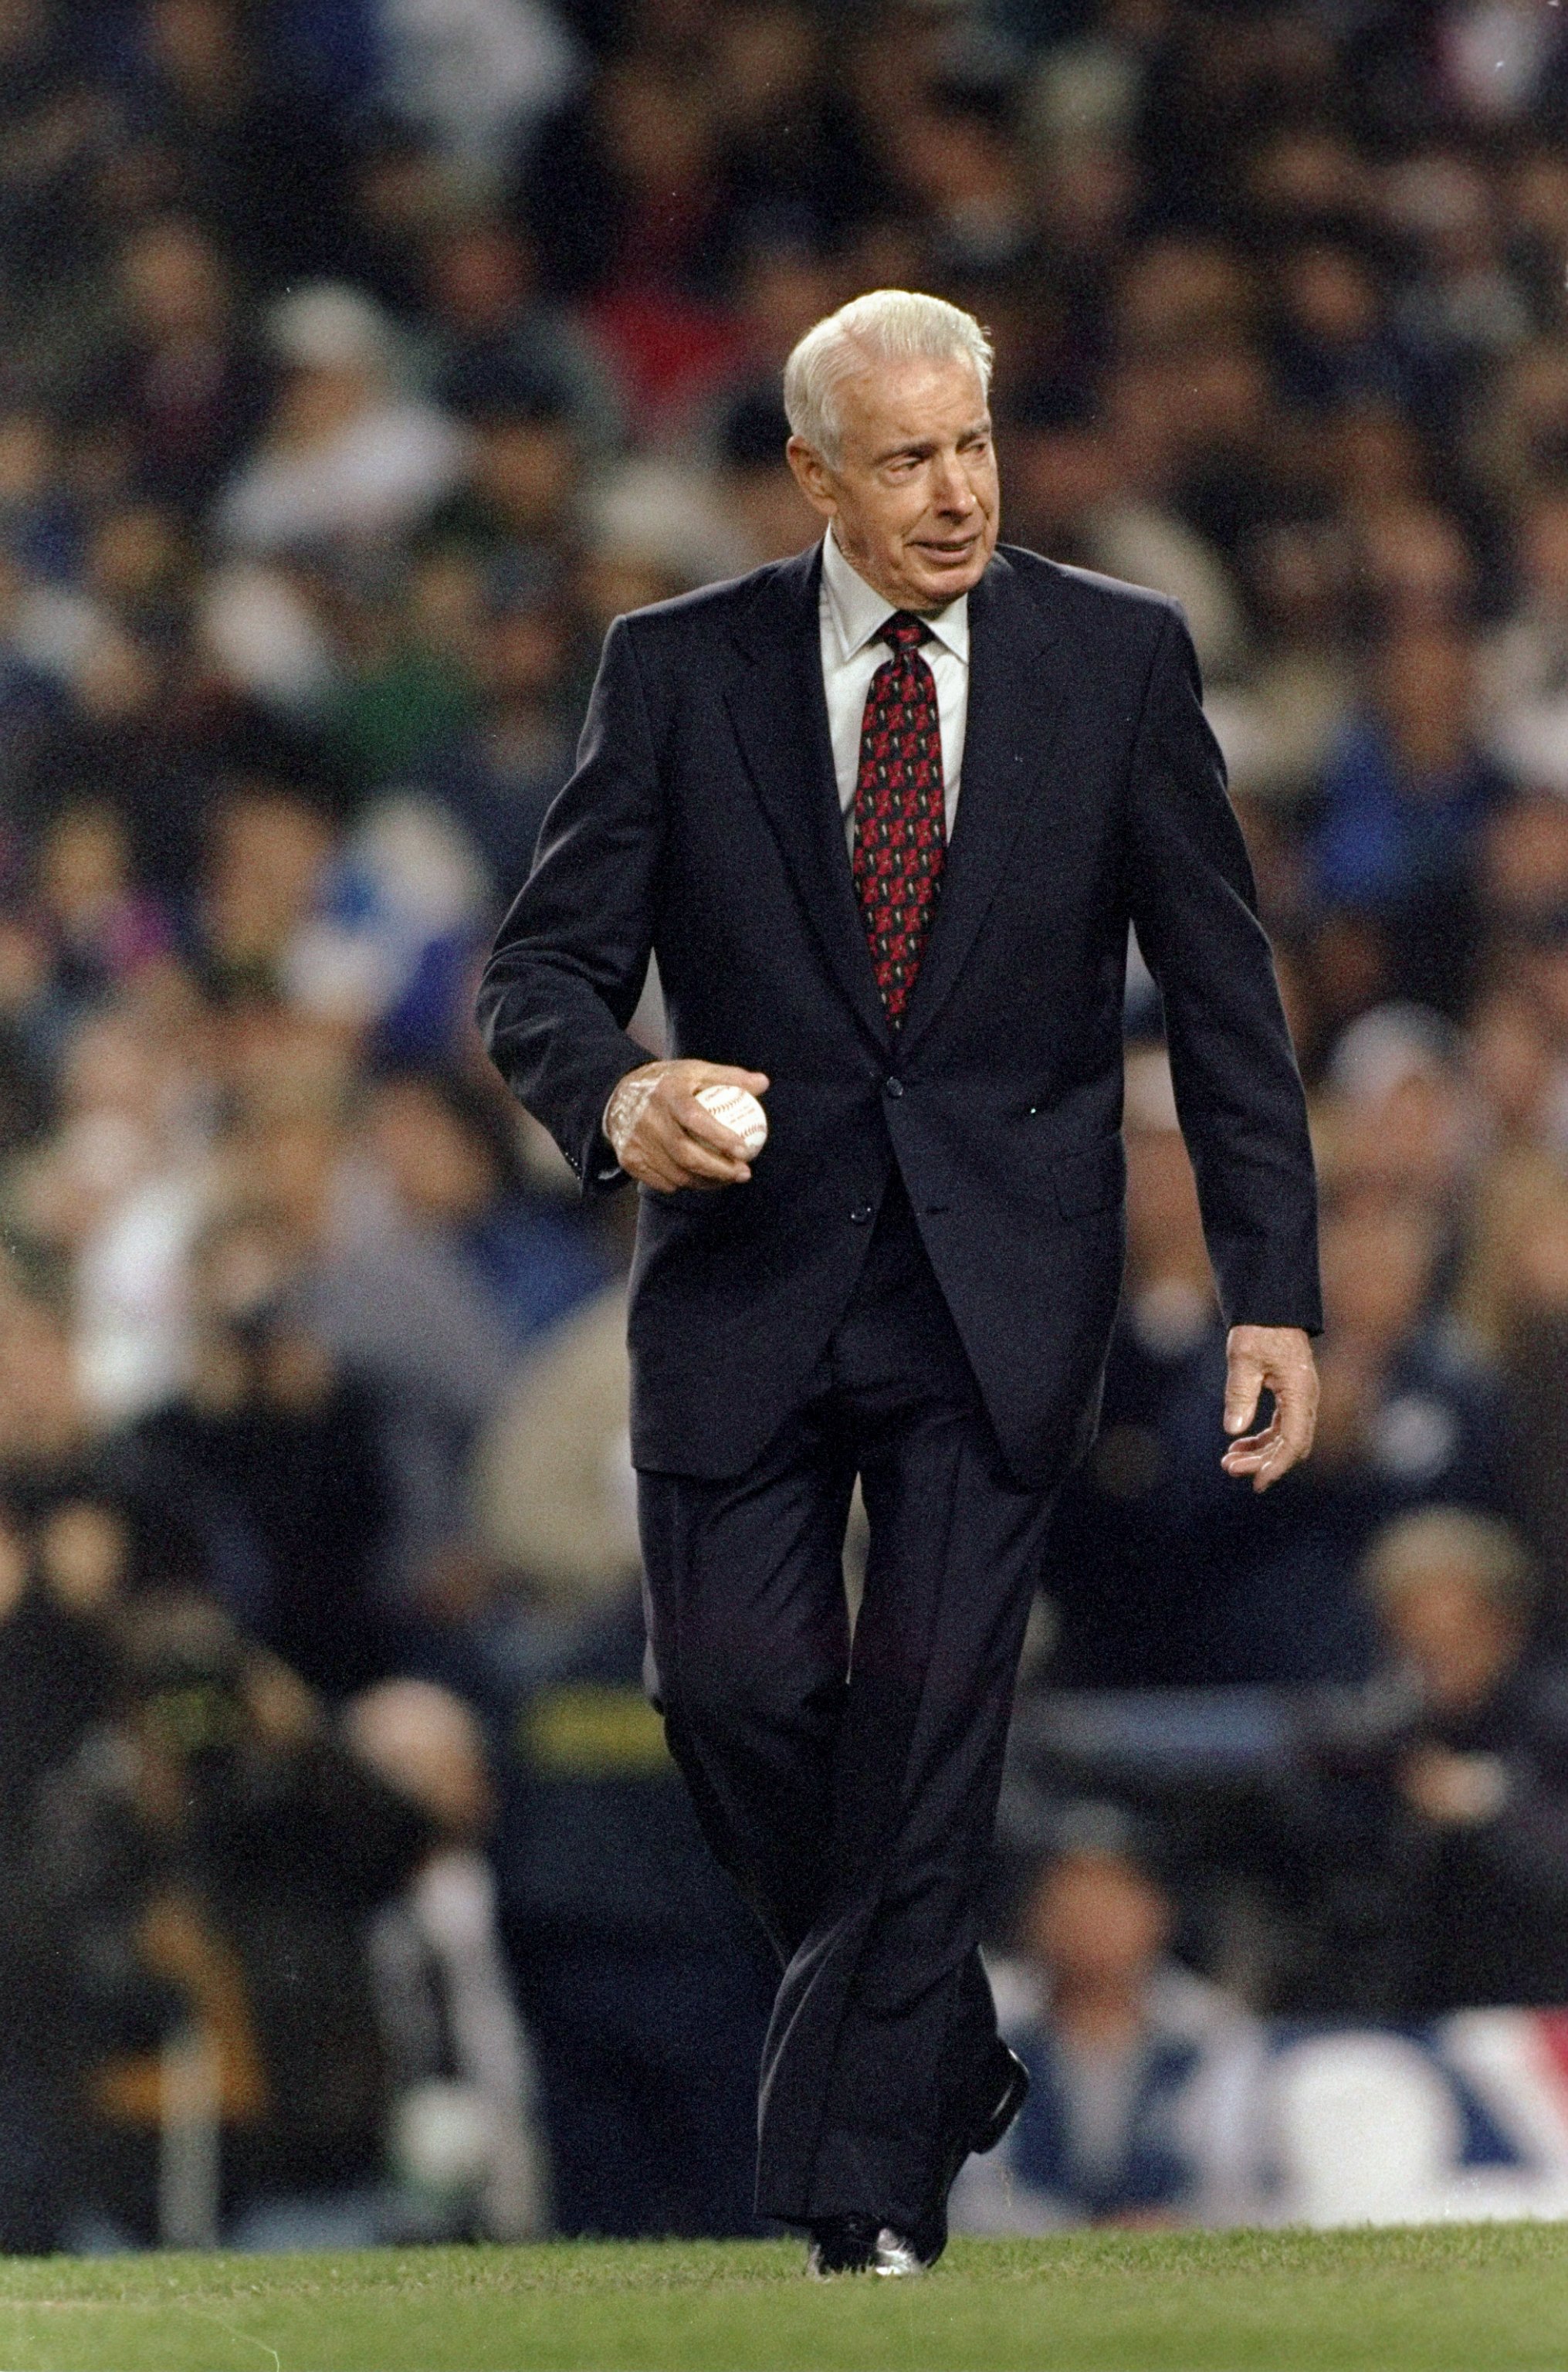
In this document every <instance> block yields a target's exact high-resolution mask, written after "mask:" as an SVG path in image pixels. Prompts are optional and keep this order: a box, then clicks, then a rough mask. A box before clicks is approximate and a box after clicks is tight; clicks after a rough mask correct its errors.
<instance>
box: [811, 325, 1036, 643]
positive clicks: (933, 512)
mask: <svg viewBox="0 0 1568 2372" xmlns="http://www.w3.org/2000/svg"><path fill="white" fill-rule="evenodd" d="M838 409H839V418H840V421H841V423H842V443H841V447H840V451H839V456H838V459H837V460H836V461H835V462H832V463H830V462H829V461H828V460H827V459H825V458H824V457H823V456H822V455H821V454H820V453H818V452H815V451H814V450H813V449H812V448H811V447H810V446H809V445H807V444H806V443H805V442H804V441H803V440H802V439H801V438H800V437H798V436H792V437H791V438H790V441H789V448H788V449H789V461H790V467H791V468H792V469H793V470H794V471H795V474H796V477H797V478H798V479H799V481H800V483H801V486H802V488H803V489H804V491H805V494H806V496H807V501H808V502H809V503H810V504H811V506H812V507H813V508H814V509H815V510H817V511H818V512H819V513H820V515H821V516H822V517H824V518H830V519H831V520H832V521H833V532H834V534H835V536H836V537H837V539H838V542H839V548H840V550H841V551H842V553H843V555H844V558H845V559H846V560H847V561H848V562H849V564H850V565H851V567H852V568H854V569H855V570H857V571H858V572H859V574H860V575H861V576H864V577H865V581H866V583H867V584H868V585H873V586H875V587H876V588H877V592H878V593H880V594H881V595H882V596H883V598H884V599H887V600H889V601H891V602H892V603H893V604H894V606H895V607H896V608H898V609H900V610H940V609H943V608H944V607H945V606H946V605H947V602H949V601H955V600H957V599H958V596H959V594H960V593H967V592H968V591H969V590H970V587H971V586H973V585H977V584H978V583H979V582H980V579H981V576H983V575H984V573H985V566H986V563H987V562H988V561H989V560H990V558H991V555H992V553H993V552H994V550H995V549H996V528H997V519H998V515H999V511H1000V506H1001V495H1000V493H999V490H998V487H997V483H996V454H995V449H994V448H993V444H992V441H991V415H990V413H988V412H987V410H986V406H985V397H984V395H983V393H982V392H981V384H980V375H979V373H978V372H977V371H976V369H975V366H974V365H973V364H972V363H971V362H970V361H969V360H968V358H967V357H958V356H955V357H954V358H953V359H952V360H950V361H947V362H904V363H879V364H878V365H877V367H876V368H875V370H866V371H865V372H863V373H862V374H860V376H858V377H857V378H852V379H849V380H847V381H844V382H843V383H842V384H841V386H840V388H839V390H838Z"/></svg>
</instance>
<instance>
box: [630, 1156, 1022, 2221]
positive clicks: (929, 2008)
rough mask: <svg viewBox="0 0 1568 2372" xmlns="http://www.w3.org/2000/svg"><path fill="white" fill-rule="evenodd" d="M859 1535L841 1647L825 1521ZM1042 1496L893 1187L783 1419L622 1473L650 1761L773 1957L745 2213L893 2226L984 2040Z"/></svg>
mask: <svg viewBox="0 0 1568 2372" xmlns="http://www.w3.org/2000/svg"><path fill="white" fill-rule="evenodd" d="M857 1473H858V1475H859V1476H860V1479H861V1487H862V1491H863V1494H864V1496H865V1508H866V1514H867V1517H868V1518H869V1522H870V1534H871V1540H870V1553H869V1559H868V1563H867V1569H866V1576H865V1596H864V1599H863V1601H862V1604H861V1607H860V1610H859V1616H858V1620H857V1622H856V1623H855V1626H854V1643H853V1647H852V1644H851V1638H850V1626H849V1621H848V1615H847V1610H846V1605H845V1599H844V1589H843V1578H842V1548H843V1538H844V1527H845V1522H846V1518H847V1515H848V1509H849V1503H850V1496H851V1493H852V1491H853V1488H854V1479H855V1476H856V1474H857ZM640 1506H641V1520H642V1530H643V1547H644V1556H645V1569H646V1575H647V1591H648V1601H649V1604H648V1614H649V1634H650V1639H651V1644H652V1648H653V1656H654V1661H655V1663H656V1668H657V1672H658V1681H659V1689H660V1694H661V1700H662V1703H663V1705H664V1709H665V1715H666V1723H667V1727H668V1737H669V1743H670V1748H671V1750H672V1752H673V1754H674V1755H675V1758H676V1760H677V1762H679V1765H680V1768H681V1771H682V1772H683V1773H684V1774H685V1777H686V1781H687V1784H688V1785H689V1787H690V1789H691V1795H692V1797H693V1799H694V1801H695V1804H696V1807H697V1811H698V1815H699V1818H700V1819H701V1820H702V1823H703V1828H704V1830H705V1831H706V1833H707V1837H708V1841H709V1843H710V1844H711V1845H712V1847H713V1849H714V1853H715V1854H716V1855H717V1856H718V1858H719V1860H720V1861H721V1862H722V1863H723V1864H724V1865H725V1866H726V1868H727V1869H728V1870H729V1872H730V1873H731V1875H732V1877H733V1878H735V1879H736V1880H737V1882H738V1885H739V1886H740V1888H741V1889H742V1890H743V1892H744V1893H745V1894H746V1895H747V1896H748V1898H749V1900H750V1901H751V1903H752V1904H753V1906H754V1908H755V1909H756V1911H757V1913H758V1914H759V1916H760V1917H761V1920H762V1922H763V1924H764V1925H765V1926H766V1928H767V1930H768V1932H769V1934H770V1936H772V1940H773V1943H774V1945H775V1947H776V1948H777V1950H778V1952H779V1955H780V1958H781V1959H782V1960H783V1962H784V1977H783V1982H782V1983H781V1985H780V1989H779V1994H778V1999H777V2003H776V2005H775V2007H774V2011H773V2016H772V2025H771V2027H770V2029H769V2034H768V2041H767V2047H766V2051H765V2052H764V2056H763V2065H762V2083H761V2115H760V2127H759V2154H758V2208H759V2212H760V2213H761V2214H762V2215H765V2216H770V2217H776V2218H778V2219H779V2220H781V2221H784V2222H786V2223H796V2224H803V2223H807V2222H809V2221H811V2220H813V2219H815V2218H817V2217H820V2216H828V2215H845V2214H862V2215H874V2216H877V2217H878V2218H880V2219H882V2220H883V2221H886V2222H889V2223H891V2224H893V2225H894V2226H895V2227H901V2228H903V2229H906V2230H907V2229H908V2228H909V2227H910V2226H911V2225H912V2224H913V2223H914V2222H915V2221H916V2219H917V2218H918V2217H919V2215H921V2213H922V2211H923V2208H924V2207H925V2206H926V2205H927V2203H928V2202H929V2200H930V2198H931V2195H932V2191H933V2186H934V2184H935V2180H936V2174H937V2169H938V2166H939V2163H940V2156H941V2147H942V2133H943V2126H944V2121H945V2117H946V2115H947V2113H948V2110H950V2108H951V2104H952V2103H953V2102H955V2101H956V2100H958V2099H962V2098H963V2097H964V2096H965V2094H966V2092H967V2090H968V2089H969V2087H970V2086H972V2084H973V2082H974V2080H975V2077H976V2075H977V2073H978V2072H979V2070H980V2068H981V2064H982V2059H983V2054H984V2053H985V2052H987V2051H988V2049H989V2048H990V2046H991V2044H992V2042H993V2039H994V2036H995V2032H996V2024H995V2015H994V2011H993V2006H992V2000H991V1993H990V1987H989V1985H988V1984H987V1982H986V1979H985V1976H984V1973H983V1971H982V1970H981V1964H980V1958H979V1954H978V1952H977V1950H976V1948H975V1938H976V1928H977V1918H978V1898H979V1893H980V1889H981V1880H982V1877H983V1872H984V1866H985V1856H986V1850H987V1846H988V1844H989V1841H990V1837H991V1831H992V1824H993V1820H994V1817H995V1808H996V1798H997V1794H998V1790H999V1786H1000V1782H1001V1770H1002V1756H1003V1750H1004V1747H1005V1739H1006V1728H1007V1718H1008V1712H1009V1707H1010V1703H1011V1697H1012V1691H1013V1684H1014V1680H1015V1677H1016V1669H1017V1661H1018V1655H1019V1650H1020V1647H1021V1644H1022V1640H1023V1634H1024V1626H1025V1623H1026V1621H1027V1619H1028V1610H1029V1605H1030V1600H1031V1598H1032V1595H1033V1592H1034V1588H1035V1586H1036V1583H1037V1579H1038V1576H1039V1571H1040V1557H1041V1545H1042V1538H1043V1533H1044V1529H1045V1524H1046V1519H1047V1517H1048V1515H1049V1513H1050V1508H1051V1494H1045V1493H1040V1492H1034V1491H1026V1490H1020V1489H1019V1488H1018V1487H1017V1485H1016V1483H1013V1482H1011V1481H1010V1480H1009V1478H1008V1475H1007V1473H1006V1471H1005V1467H1004V1465H1003V1461H1002V1459H1001V1455H1000V1453H999V1451H998V1448H997V1446H996V1441H995V1437H994V1436H993V1431H992V1428H991V1424H990V1422H989V1420H988V1418H987V1416H986V1414H985V1412H984V1409H983V1406H982V1404H981V1398H980V1394H979V1391H978V1389H977V1388H976V1385H975V1382H974V1378H973V1375H972V1373H971V1370H970V1366H969V1363H968V1361H967V1359H966V1357H965V1355H964V1352H963V1349H962V1347H961V1345H960V1343H959V1341H958V1334H957V1331H956V1330H955V1328H954V1325H953V1321H952V1320H951V1318H950V1317H949V1316H948V1313H947V1306H946V1304H945V1302H944V1300H943V1297H942V1294H941V1291H940V1289H939V1287H938V1285H937V1284H936V1280H935V1276H934V1274H933V1273H932V1270H931V1267H930V1263H929V1262H928V1261H927V1259H926V1255H925V1252H924V1250H923V1246H922V1244H921V1241H920V1238H919V1234H918V1231H917V1229H916V1227H915V1222H914V1219H913V1216H912V1213H911V1211H910V1208H909V1204H908V1202H907V1200H906V1198H905V1196H904V1193H903V1190H902V1188H901V1187H900V1185H899V1184H898V1182H897V1178H896V1175H895V1179H894V1182H893V1184H892V1185H891V1187H890V1188H889V1193H888V1196H887V1198H886V1200H885V1201H884V1203H883V1206H882V1209H881V1212H880V1214H879V1215H878V1217H877V1223H876V1227H875V1230H874V1233H873V1236H872V1239H871V1242H870V1245H869V1247H868V1250H867V1255H866V1260H865V1267H864V1269H863V1270H862V1273H861V1276H860V1280H859V1283H858V1285H857V1286H856V1289H855V1292H854V1297H853V1300H852V1302H851V1305H850V1307H849V1308H848V1310H847V1311H846V1313H845V1315H844V1317H843V1319H842V1321H841V1322H840V1324H839V1326H838V1327H837V1329H836V1330H835V1331H834V1333H833V1336H832V1339H831V1341H830V1344H829V1347H828V1350H827V1352H826V1354H825V1355H824V1357H823V1358H822V1360H821V1362H820V1364H819V1368H818V1370H817V1373H816V1374H815V1376H814V1377H813V1378H812V1380H811V1385H810V1389H809V1391H808V1394H807V1397H806V1399H805V1400H804V1401H803V1403H802V1404H801V1405H800V1407H799V1408H798V1410H797V1412H796V1414H795V1415H794V1416H793V1417H792V1418H791V1419H790V1420H789V1421H788V1422H787V1424H785V1425H784V1428H783V1429H782V1431H781V1432H780V1433H779V1434H778V1435H777V1436H775V1437H774V1439H773V1440H772V1442H771V1444H770V1445H769V1447H768V1448H767V1449H766V1451H765V1452H764V1453H763V1456H762V1457H761V1459H760V1460H759V1461H758V1463H757V1464H756V1465H755V1466H754V1467H753V1468H752V1469H751V1470H750V1471H748V1472H746V1473H744V1474H741V1475H738V1476H736V1477H735V1478H733V1479H728V1480H722V1481H718V1482H705V1481H700V1480H695V1479H692V1478H691V1477H687V1476H681V1475H676V1474H653V1473H650V1474H644V1475H643V1476H642V1477H641V1478H640Z"/></svg>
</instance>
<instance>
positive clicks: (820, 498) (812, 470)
mask: <svg viewBox="0 0 1568 2372" xmlns="http://www.w3.org/2000/svg"><path fill="white" fill-rule="evenodd" d="M784 459H785V460H786V461H787V462H788V463H789V466H790V468H791V469H792V470H793V471H795V482H796V485H797V486H798V487H799V488H800V491H801V493H802V494H804V495H805V497H806V499H807V502H808V503H809V504H810V506H811V507H812V509H813V510H814V511H820V512H821V514H822V517H824V518H832V517H835V516H836V514H837V511H838V507H839V500H838V496H837V494H835V493H834V492H833V473H832V471H830V469H829V467H828V465H827V463H826V461H824V460H823V459H822V456H821V455H820V453H819V452H818V450H817V448H816V447H815V445H808V444H807V441H806V439H805V437H804V436H792V437H791V438H790V440H789V443H788V444H787V445H786V446H785V447H784Z"/></svg>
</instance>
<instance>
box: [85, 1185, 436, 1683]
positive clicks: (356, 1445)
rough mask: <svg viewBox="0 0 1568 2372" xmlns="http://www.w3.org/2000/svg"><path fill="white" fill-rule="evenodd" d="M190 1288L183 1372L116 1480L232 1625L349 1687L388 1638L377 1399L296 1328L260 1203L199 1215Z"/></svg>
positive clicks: (286, 1278)
mask: <svg viewBox="0 0 1568 2372" xmlns="http://www.w3.org/2000/svg"><path fill="white" fill-rule="evenodd" d="M192 1297H193V1305H194V1307H193V1334H194V1340H193V1343H192V1359H191V1369H190V1380H189V1382H188V1384H187V1386H186V1388H185V1389H184V1390H183V1391H181V1392H180V1393H179V1394H178V1395H177V1396H175V1397H174V1398H172V1399H170V1400H169V1401H167V1402H166V1403H165V1404H164V1405H163V1406H161V1407H159V1408H157V1409H155V1410H153V1411H152V1412H151V1413H149V1414H147V1415H146V1416H145V1417H143V1418H141V1419H140V1420H139V1422H138V1423H137V1424H136V1425H135V1426H134V1428H133V1430H132V1432H131V1433H130V1435H129V1436H128V1438H127V1440H126V1442H125V1444H124V1447H123V1449H122V1452H121V1454H120V1460H119V1462H120V1465H121V1471H122V1479H123V1482H124V1484H125V1487H126V1488H127V1489H129V1490H130V1491H131V1492H132V1493H133V1494H134V1497H135V1499H136V1501H137V1503H138V1504H139V1505H140V1506H141V1507H142V1508H143V1509H144V1510H145V1516H146V1519H151V1520H161V1521H162V1522H163V1523H164V1524H165V1525H166V1526H167V1527H168V1531H169V1532H170V1533H171V1534H172V1535H173V1536H174V1537H175V1538H177V1539H179V1540H180V1541H183V1542H184V1543H185V1544H186V1549H187V1555H188V1557H189V1558H190V1559H191V1560H192V1561H193V1563H194V1566H195V1571H196V1573H197V1574H198V1575H199V1576H200V1578H201V1580H202V1582H203V1585H204V1586H205V1587H208V1588H209V1589H211V1590H212V1591H213V1592H214V1593H215V1596H216V1598H217V1599H219V1600H220V1601H221V1602H222V1603H223V1604H224V1605H226V1607H227V1608H228V1609H229V1610H230V1612H231V1614H232V1615H233V1617H234V1619H235V1620H236V1621H237V1622H243V1623H244V1624H245V1626H246V1627H247V1629H248V1630H249V1631H250V1632H251V1634H253V1635H254V1636H255V1637H257V1638H259V1639H261V1640H263V1641H265V1642H266V1644H267V1645H269V1646H270V1647H271V1648H272V1649H273V1651H274V1652H275V1653H276V1654H278V1655H280V1656H283V1657H285V1659H286V1660H287V1661H288V1662H289V1663H290V1664H291V1665H292V1666H293V1667H294V1669H296V1671H298V1672H299V1673H300V1674H301V1676H302V1677H303V1678H304V1679H306V1680H308V1681H309V1682H310V1684H311V1685H312V1686H313V1687H319V1688H321V1689H324V1690H325V1691H327V1692H329V1693H330V1694H331V1695H334V1696H340V1695H343V1694H346V1693H347V1692H350V1691H351V1690H354V1689H356V1688H359V1687H362V1686H363V1685H364V1684H365V1683H366V1681H367V1680H372V1679H375V1678H377V1676H378V1675H379V1673H380V1672H381V1671H382V1670H384V1669H385V1668H386V1665H387V1663H388V1661H389V1655H390V1648H391V1635H392V1623H393V1615H392V1611H391V1606H390V1604H389V1599H390V1590H389V1583H388V1576H387V1555H388V1539H389V1529H390V1519H391V1513H392V1500H391V1494H390V1491H389V1482H388V1476H387V1471H386V1467H385V1464H384V1460H383V1454H382V1444H381V1436H380V1432H379V1427H378V1422H377V1417H378V1412H377V1402H376V1397H375V1394H374V1392H373V1390H372V1389H371V1387H370V1386H369V1384H368V1383H367V1381H366V1379H365V1378H364V1377H363V1376H361V1375H358V1374H356V1373H354V1371H352V1370H349V1369H344V1368H343V1367H340V1366H339V1365H338V1364H337V1362H336V1361H335V1360H334V1359H333V1358H332V1356H331V1353H330V1352H329V1351H328V1349H327V1348H326V1346H325V1345H324V1343H322V1342H321V1340H320V1339H319V1336H318V1335H317V1334H315V1333H313V1332H312V1331H310V1329H309V1328H308V1324H307V1323H306V1321H305V1319H304V1317H303V1315H302V1311H301V1307H300V1298H299V1280H298V1270H297V1258H296V1251H295V1248H294V1246H293V1244H292V1243H291V1241H290V1239H289V1238H288V1236H287V1235H286V1233H285V1231H284V1229H283V1228H282V1227H280V1225H279V1224H278V1222H277V1220H276V1218H275V1217H273V1215H270V1214H269V1213H268V1212H267V1211H266V1210H265V1209H264V1208H261V1207H254V1206H252V1207H250V1208H246V1207H244V1206H240V1207H238V1208H236V1209H234V1210H232V1211H229V1212H226V1213H225V1214H223V1215H220V1216H219V1217H216V1218H215V1219H214V1220H213V1221H212V1222H211V1223H210V1224H209V1226H208V1227H207V1228H206V1229H205V1231H204V1233H203V1236H202V1237H201V1238H200V1239H199V1241H198V1243H197V1246H196V1250H195V1256H194V1262H193V1270H192Z"/></svg>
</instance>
